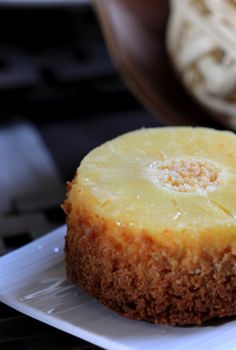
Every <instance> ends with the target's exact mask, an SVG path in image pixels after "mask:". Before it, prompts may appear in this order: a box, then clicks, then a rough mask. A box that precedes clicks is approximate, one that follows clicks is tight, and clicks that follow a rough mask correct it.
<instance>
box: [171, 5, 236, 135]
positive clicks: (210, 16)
mask: <svg viewBox="0 0 236 350" xmlns="http://www.w3.org/2000/svg"><path fill="white" fill-rule="evenodd" d="M170 3H171V15H170V20H169V25H168V32H167V48H168V51H169V53H170V57H171V60H172V62H173V65H174V67H175V68H176V70H177V72H178V75H179V77H180V79H181V80H182V81H183V83H184V84H185V86H186V88H187V90H188V92H190V94H192V95H193V96H194V97H195V98H196V99H197V101H198V102H200V103H201V104H202V106H204V107H205V108H206V109H207V110H209V111H210V112H211V113H212V115H213V116H214V117H217V118H218V119H219V120H220V121H221V122H222V123H224V124H225V125H227V126H230V127H231V128H234V129H236V35H235V33H236V1H235V0H171V1H170Z"/></svg>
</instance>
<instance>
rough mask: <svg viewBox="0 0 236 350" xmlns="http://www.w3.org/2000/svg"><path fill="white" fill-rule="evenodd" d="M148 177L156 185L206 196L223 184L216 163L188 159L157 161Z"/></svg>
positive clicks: (152, 165)
mask: <svg viewBox="0 0 236 350" xmlns="http://www.w3.org/2000/svg"><path fill="white" fill-rule="evenodd" d="M147 176H148V178H149V179H150V180H151V181H152V182H153V183H154V184H155V185H160V186H162V187H165V188H166V189H168V190H173V191H176V192H185V193H199V194H205V193H207V192H211V191H215V190H216V189H217V187H218V186H219V185H220V184H221V183H222V172H221V171H220V169H219V168H218V167H217V166H216V165H215V164H214V163H212V162H210V161H206V160H196V159H188V158H186V159H167V158H165V159H164V160H158V161H155V162H153V163H152V164H151V165H149V167H148V169H147Z"/></svg>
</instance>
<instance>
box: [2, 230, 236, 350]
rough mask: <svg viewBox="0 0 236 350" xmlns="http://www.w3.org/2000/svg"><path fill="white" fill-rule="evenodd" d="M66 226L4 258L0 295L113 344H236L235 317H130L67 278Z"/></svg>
mask: <svg viewBox="0 0 236 350" xmlns="http://www.w3.org/2000/svg"><path fill="white" fill-rule="evenodd" d="M65 232H66V227H65V226H63V227H61V228H59V229H57V230H55V231H53V232H52V233H50V234H48V235H46V236H44V237H42V238H40V239H38V240H36V241H34V242H32V243H30V244H28V245H26V246H24V247H22V248H20V249H18V250H16V251H14V252H13V253H10V254H8V255H5V256H4V257H2V258H0V300H1V301H2V302H4V303H5V304H7V305H9V306H11V307H13V308H15V309H17V310H19V311H21V312H23V313H25V314H26V315H29V316H31V317H33V318H35V319H37V320H40V321H42V322H45V323H47V324H49V325H51V326H54V327H56V328H59V329H61V330H62V331H65V332H68V333H70V334H73V335H75V336H77V337H80V338H83V339H85V340H87V341H89V342H90V343H93V344H96V345H98V346H101V347H103V348H105V349H111V350H116V349H117V350H118V349H119V350H124V349H126V350H131V349H132V350H141V349H142V350H146V349H153V350H154V349H155V350H189V349H191V350H196V349H201V350H203V349H214V350H226V349H227V350H236V336H235V334H236V320H225V321H222V322H220V323H218V324H211V325H207V326H204V327H168V326H157V325H152V324H148V323H145V322H140V321H131V320H127V319H125V318H123V317H121V316H118V315H116V314H115V313H114V312H112V311H110V310H109V309H107V308H106V307H104V306H103V305H101V304H100V303H99V302H97V301H96V300H94V299H92V298H90V297H89V296H87V295H86V294H85V293H84V292H83V291H81V290H80V289H79V288H78V287H76V286H74V285H73V284H72V283H70V281H69V280H68V279H67V278H66V275H65V268H64V251H63V250H64V236H65Z"/></svg>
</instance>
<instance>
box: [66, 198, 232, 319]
mask: <svg viewBox="0 0 236 350" xmlns="http://www.w3.org/2000/svg"><path fill="white" fill-rule="evenodd" d="M64 209H65V211H66V213H67V223H68V233H67V236H66V248H65V252H66V269H67V274H68V277H69V278H70V279H71V280H72V281H73V282H74V283H75V284H77V285H78V286H80V287H81V288H83V289H84V290H85V291H86V292H88V293H89V294H90V295H91V296H93V297H95V298H97V299H98V300H99V301H100V302H102V303H103V304H105V305H107V306H108V307H110V308H111V309H113V310H115V311H117V312H118V313H119V314H121V315H123V316H126V317H128V318H131V319H136V320H146V321H150V322H154V323H160V324H172V325H185V324H201V323H202V322H203V321H205V320H208V319H211V318H214V317H217V316H219V317H222V316H229V315H233V314H236V298H235V295H236V256H235V255H234V253H235V252H233V251H232V247H227V246H226V247H225V248H224V249H222V250H221V251H219V250H211V251H209V250H208V249H206V248H204V247H202V246H199V247H198V248H197V246H192V247H191V245H188V246H186V247H183V246H182V245H181V247H180V246H178V245H176V244H174V243H173V245H169V246H163V245H162V244H161V243H160V242H159V243H158V241H156V240H155V239H153V238H152V237H151V236H150V235H149V234H148V233H147V232H145V231H141V232H138V234H134V232H133V230H132V229H131V228H129V227H116V226H115V223H114V222H111V221H108V220H105V219H104V218H101V217H99V216H98V215H96V214H94V213H93V212H91V211H89V210H87V209H86V210H85V209H83V208H81V209H79V210H77V211H76V212H74V211H72V210H71V203H70V202H69V201H68V200H67V201H66V202H65V204H64ZM111 232H112V234H111ZM114 232H115V233H116V234H114ZM165 234H166V235H167V239H168V234H169V232H163V235H165ZM197 249H198V250H197ZM191 250H194V251H191ZM196 250H197V255H196ZM196 256H197V258H196Z"/></svg>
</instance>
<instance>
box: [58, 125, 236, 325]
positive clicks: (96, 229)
mask: <svg viewBox="0 0 236 350" xmlns="http://www.w3.org/2000/svg"><path fill="white" fill-rule="evenodd" d="M235 175H236V136H235V135H234V134H233V133H231V132H226V131H217V130H212V129H207V128H190V127H178V128H173V127H169V128H153V129H141V130H138V131H135V132H132V133H128V134H125V135H122V136H120V137H118V138H116V139H114V140H112V141H110V142H107V143H105V144H104V145H102V146H100V147H98V148H96V149H95V150H93V151H92V152H90V153H89V154H88V155H87V156H86V157H85V158H84V160H83V161H82V163H81V165H80V167H79V168H78V171H77V174H76V176H75V178H74V180H73V182H72V183H71V184H70V186H69V191H68V196H67V199H66V201H65V204H64V208H65V211H66V213H67V219H68V234H67V237H66V266H67V273H68V276H69V277H70V278H71V280H72V281H73V282H74V283H76V284H78V285H80V286H81V287H82V288H84V289H85V290H86V291H87V292H88V293H89V294H91V295H93V296H95V297H96V298H98V299H99V300H100V301H101V302H103V303H104V304H106V305H108V306H109V307H111V308H113V309H115V310H116V311H118V312H119V313H121V314H123V315H125V316H128V317H130V318H135V319H143V320H148V321H151V322H156V323H168V324H189V323H193V324H194V323H195V324H199V323H201V322H202V321H204V320H206V319H209V318H212V317H215V316H224V315H232V314H236V300H235V290H236V267H235V266H236V176H235Z"/></svg>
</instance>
